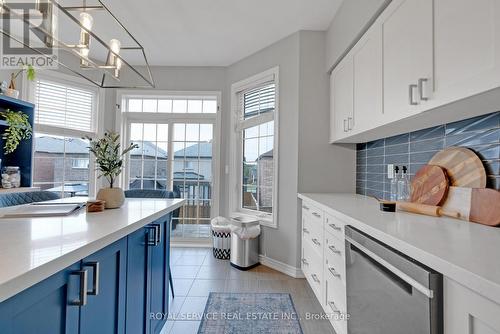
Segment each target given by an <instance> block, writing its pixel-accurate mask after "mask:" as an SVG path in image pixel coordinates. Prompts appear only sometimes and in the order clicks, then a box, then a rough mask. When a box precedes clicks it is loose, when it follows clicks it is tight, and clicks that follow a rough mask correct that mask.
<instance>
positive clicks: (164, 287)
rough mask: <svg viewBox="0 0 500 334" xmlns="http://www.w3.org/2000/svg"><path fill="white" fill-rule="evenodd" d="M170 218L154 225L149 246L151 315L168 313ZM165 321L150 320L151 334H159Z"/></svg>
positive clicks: (163, 319) (158, 318) (161, 319)
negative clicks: (154, 235)
mask: <svg viewBox="0 0 500 334" xmlns="http://www.w3.org/2000/svg"><path fill="white" fill-rule="evenodd" d="M169 217H170V216H166V217H164V218H161V219H160V220H158V221H157V222H156V223H155V224H153V226H154V225H157V226H158V229H157V230H156V233H159V234H158V235H157V240H156V242H155V244H154V245H152V246H151V269H150V272H151V298H150V312H151V313H161V314H167V313H168V292H169V290H168V288H169V286H168V283H169V282H168V271H169V265H168V248H169V247H170V243H169V232H168V230H169V229H168V226H169V224H168V220H169ZM166 320H167V319H166V318H165V317H154V318H152V319H150V328H151V333H159V332H160V331H161V329H162V327H163V325H164V324H165V321H166Z"/></svg>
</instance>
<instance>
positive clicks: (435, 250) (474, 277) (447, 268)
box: [299, 193, 500, 303]
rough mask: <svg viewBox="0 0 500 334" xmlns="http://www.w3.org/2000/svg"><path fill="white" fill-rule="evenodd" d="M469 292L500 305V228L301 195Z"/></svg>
mask: <svg viewBox="0 0 500 334" xmlns="http://www.w3.org/2000/svg"><path fill="white" fill-rule="evenodd" d="M299 198H301V199H306V200H307V199H309V200H312V201H314V202H316V203H317V204H318V205H317V206H318V208H319V209H323V210H325V211H330V212H331V211H332V210H334V211H335V212H336V214H335V216H337V217H338V218H340V219H342V220H344V221H345V222H346V223H347V224H349V225H351V226H353V227H355V228H357V229H359V230H361V231H363V232H365V233H367V234H368V235H371V236H372V237H374V238H376V239H378V240H380V241H382V242H383V243H385V244H387V245H389V246H391V247H393V248H395V249H397V250H399V251H401V252H402V253H404V254H406V255H407V256H409V257H411V258H414V259H415V260H417V261H419V262H421V263H423V264H425V265H427V266H429V267H430V268H432V269H434V270H436V271H438V272H440V273H442V274H443V275H444V276H447V277H449V278H451V279H453V280H454V281H456V282H458V283H461V284H462V285H464V286H466V287H468V288H469V289H471V290H473V291H476V292H477V293H479V294H481V295H483V296H485V297H487V298H490V299H491V300H493V301H495V302H497V303H500V228H495V227H488V226H483V225H479V224H474V223H469V222H465V221H461V220H456V219H451V218H437V217H429V216H423V215H417V214H411V213H405V212H396V213H390V212H382V211H380V210H379V204H378V202H377V200H375V199H373V198H371V197H366V196H362V195H355V194H311V193H305V194H299Z"/></svg>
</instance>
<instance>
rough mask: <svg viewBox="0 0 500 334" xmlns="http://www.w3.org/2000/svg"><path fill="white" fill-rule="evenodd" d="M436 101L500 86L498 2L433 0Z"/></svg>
mask: <svg viewBox="0 0 500 334" xmlns="http://www.w3.org/2000/svg"><path fill="white" fill-rule="evenodd" d="M434 3H435V5H434V11H435V12H434V26H435V33H434V38H435V75H436V77H435V100H434V101H432V100H431V101H430V102H431V103H433V104H434V106H438V105H443V104H446V103H449V102H453V101H456V100H459V99H463V98H465V97H468V96H471V95H474V94H478V93H481V92H485V91H487V90H490V89H493V88H496V87H499V86H500V2H499V1H498V0H475V1H470V0H435V1H434Z"/></svg>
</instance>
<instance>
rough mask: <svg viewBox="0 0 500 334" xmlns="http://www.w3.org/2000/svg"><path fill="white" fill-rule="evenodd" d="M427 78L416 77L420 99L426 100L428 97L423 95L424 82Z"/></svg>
mask: <svg viewBox="0 0 500 334" xmlns="http://www.w3.org/2000/svg"><path fill="white" fill-rule="evenodd" d="M428 81H429V80H428V79H427V78H420V79H418V91H419V93H420V99H421V100H422V101H428V100H429V97H428V96H426V95H425V89H424V84H426V83H427V82H428Z"/></svg>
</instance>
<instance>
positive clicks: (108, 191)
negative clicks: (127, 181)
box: [96, 188, 125, 209]
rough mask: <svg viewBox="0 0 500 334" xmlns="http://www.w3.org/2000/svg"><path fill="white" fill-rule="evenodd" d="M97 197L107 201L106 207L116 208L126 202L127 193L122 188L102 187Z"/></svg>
mask: <svg viewBox="0 0 500 334" xmlns="http://www.w3.org/2000/svg"><path fill="white" fill-rule="evenodd" d="M96 198H97V199H99V200H102V201H105V202H106V203H105V204H104V205H105V208H106V209H116V208H119V207H121V206H122V205H123V203H124V202H125V193H124V192H123V189H122V188H102V189H100V190H99V192H98V193H97V197H96Z"/></svg>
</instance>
